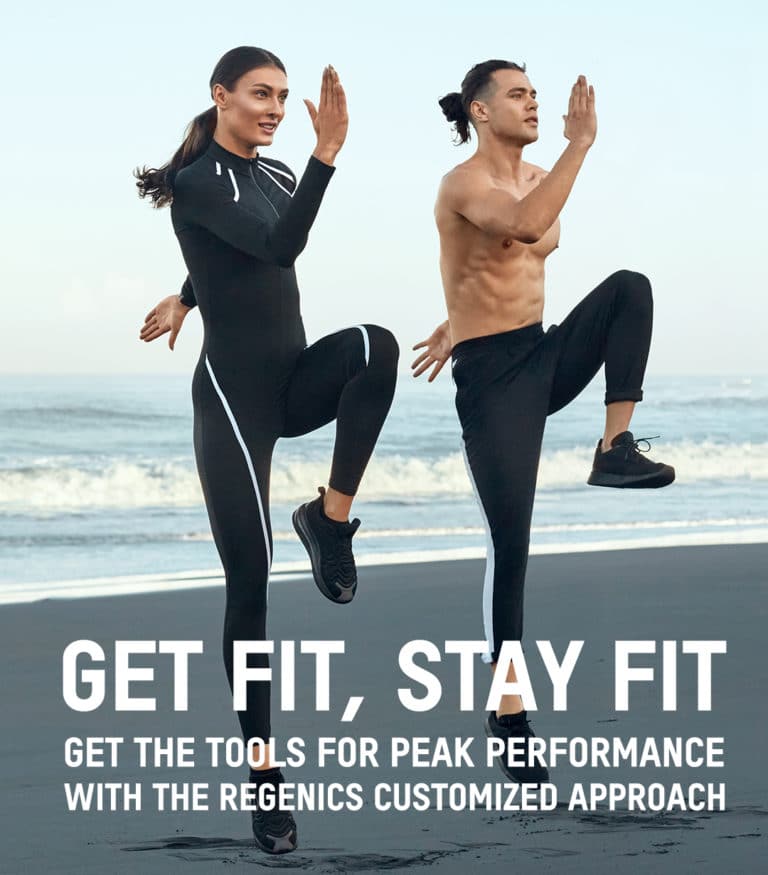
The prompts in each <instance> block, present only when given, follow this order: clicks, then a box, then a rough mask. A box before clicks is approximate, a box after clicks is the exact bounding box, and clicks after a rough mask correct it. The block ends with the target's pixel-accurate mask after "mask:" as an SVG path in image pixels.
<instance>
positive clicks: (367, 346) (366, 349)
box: [355, 325, 371, 367]
mask: <svg viewBox="0 0 768 875" xmlns="http://www.w3.org/2000/svg"><path fill="white" fill-rule="evenodd" d="M355 328H359V329H360V331H361V332H362V335H363V353H364V354H365V366H366V367H368V357H369V356H370V354H371V341H370V340H369V339H368V332H367V331H366V328H365V325H355Z"/></svg>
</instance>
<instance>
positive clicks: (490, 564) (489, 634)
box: [461, 441, 496, 662]
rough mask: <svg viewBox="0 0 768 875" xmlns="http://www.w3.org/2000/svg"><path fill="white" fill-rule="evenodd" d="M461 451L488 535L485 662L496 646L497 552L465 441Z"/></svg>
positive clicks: (484, 582) (485, 581) (484, 616)
mask: <svg viewBox="0 0 768 875" xmlns="http://www.w3.org/2000/svg"><path fill="white" fill-rule="evenodd" d="M461 452H462V455H463V456H464V464H465V466H466V468H467V474H468V475H469V481H470V483H471V484H472V489H473V490H474V493H475V498H476V499H477V503H478V504H479V505H480V513H481V514H482V517H483V524H484V525H485V537H486V553H485V579H484V581H483V626H484V628H485V640H486V641H487V643H488V653H484V654H483V662H493V651H494V648H495V644H494V640H493V574H494V570H495V566H496V553H495V550H494V546H493V536H492V535H491V527H490V525H489V524H488V517H487V516H486V515H485V508H484V507H483V502H482V500H481V498H480V493H479V492H478V491H477V484H476V483H475V478H474V477H473V476H472V469H471V468H470V467H469V459H468V458H467V448H466V446H465V445H464V442H463V441H462V443H461Z"/></svg>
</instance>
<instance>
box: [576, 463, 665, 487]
mask: <svg viewBox="0 0 768 875" xmlns="http://www.w3.org/2000/svg"><path fill="white" fill-rule="evenodd" d="M674 480H675V469H674V468H671V467H669V466H667V467H666V468H664V469H662V470H661V471H654V473H653V474H643V475H642V476H639V477H638V476H637V475H634V476H632V475H630V474H609V473H608V472H606V471H592V473H591V474H590V475H589V477H588V478H587V483H588V484H589V485H590V486H612V487H613V488H614V489H661V487H662V486H669V484H670V483H673V482H674Z"/></svg>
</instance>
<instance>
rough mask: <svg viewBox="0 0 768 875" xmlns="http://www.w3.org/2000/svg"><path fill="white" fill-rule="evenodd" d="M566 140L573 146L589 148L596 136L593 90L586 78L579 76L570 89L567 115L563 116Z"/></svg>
mask: <svg viewBox="0 0 768 875" xmlns="http://www.w3.org/2000/svg"><path fill="white" fill-rule="evenodd" d="M563 121H564V122H565V130H564V131H563V133H564V135H565V137H566V139H568V140H570V141H571V142H572V143H573V144H574V145H581V146H585V147H586V148H589V147H590V146H591V145H592V143H594V142H595V137H596V136H597V116H596V115H595V89H594V88H593V87H592V86H591V85H587V77H586V76H579V78H578V79H577V80H576V83H575V84H574V86H573V88H572V89H571V98H570V100H569V101H568V114H567V115H564V116H563Z"/></svg>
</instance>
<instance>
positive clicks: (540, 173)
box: [523, 161, 549, 179]
mask: <svg viewBox="0 0 768 875" xmlns="http://www.w3.org/2000/svg"><path fill="white" fill-rule="evenodd" d="M523 167H525V168H526V170H528V171H529V172H530V173H531V175H532V176H533V177H534V179H544V177H545V176H549V170H545V169H544V168H543V167H539V166H538V164H531V162H530V161H523Z"/></svg>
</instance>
